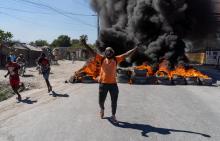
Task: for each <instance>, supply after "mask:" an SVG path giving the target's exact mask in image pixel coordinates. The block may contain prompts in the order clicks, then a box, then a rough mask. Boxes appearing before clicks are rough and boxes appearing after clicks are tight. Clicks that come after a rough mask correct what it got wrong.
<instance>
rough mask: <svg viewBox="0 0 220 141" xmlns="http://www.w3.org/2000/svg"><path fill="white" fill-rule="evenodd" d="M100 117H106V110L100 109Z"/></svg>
mask: <svg viewBox="0 0 220 141" xmlns="http://www.w3.org/2000/svg"><path fill="white" fill-rule="evenodd" d="M100 117H101V119H103V118H104V110H101V111H100Z"/></svg>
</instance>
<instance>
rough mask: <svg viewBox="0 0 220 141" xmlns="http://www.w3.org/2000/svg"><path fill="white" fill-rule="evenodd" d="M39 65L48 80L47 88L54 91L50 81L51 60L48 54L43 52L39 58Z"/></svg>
mask: <svg viewBox="0 0 220 141" xmlns="http://www.w3.org/2000/svg"><path fill="white" fill-rule="evenodd" d="M38 65H40V66H41V72H42V74H43V77H44V79H45V81H46V84H47V88H48V93H49V92H51V91H52V86H51V85H50V81H49V75H50V62H49V60H48V59H47V58H46V55H45V54H44V53H42V54H41V56H40V58H39V60H38Z"/></svg>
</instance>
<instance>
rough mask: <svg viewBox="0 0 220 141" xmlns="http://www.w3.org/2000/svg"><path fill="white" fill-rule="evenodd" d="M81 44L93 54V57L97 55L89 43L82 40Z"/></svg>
mask: <svg viewBox="0 0 220 141" xmlns="http://www.w3.org/2000/svg"><path fill="white" fill-rule="evenodd" d="M81 44H82V45H83V46H84V47H85V48H86V49H87V50H88V51H89V52H90V53H91V54H92V55H94V56H95V55H96V54H97V53H96V52H95V50H93V49H92V48H91V47H90V46H89V45H88V44H87V43H86V41H85V40H81Z"/></svg>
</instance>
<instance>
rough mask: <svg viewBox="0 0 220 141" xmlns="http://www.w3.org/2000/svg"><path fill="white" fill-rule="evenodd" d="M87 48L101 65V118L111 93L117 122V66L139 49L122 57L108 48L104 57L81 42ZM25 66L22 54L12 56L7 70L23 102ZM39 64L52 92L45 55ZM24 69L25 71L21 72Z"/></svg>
mask: <svg viewBox="0 0 220 141" xmlns="http://www.w3.org/2000/svg"><path fill="white" fill-rule="evenodd" d="M81 42H82V44H83V45H84V46H85V48H86V49H87V50H88V51H89V52H90V53H91V54H92V55H93V56H94V57H95V60H96V61H97V62H98V63H99V64H100V66H101V70H100V74H99V106H100V117H101V118H104V110H105V107H104V103H105V99H106V96H107V93H108V92H109V93H110V96H111V101H112V102H111V106H112V120H113V121H114V122H117V119H116V116H115V115H116V109H117V101H118V94H119V88H118V85H117V82H116V69H117V65H118V64H119V63H120V62H122V61H124V60H125V58H126V57H129V56H131V55H132V54H133V53H134V52H135V51H136V50H137V47H136V48H134V49H132V50H130V51H128V52H126V53H124V54H121V55H117V56H116V55H115V52H114V50H113V49H112V48H111V47H107V48H106V50H105V52H104V55H101V54H98V53H97V52H96V51H95V50H93V49H92V48H91V47H90V46H88V44H87V43H86V41H85V40H82V41H81ZM25 64H26V61H25V59H24V56H23V55H22V54H20V55H19V57H16V56H15V55H14V54H10V55H9V57H8V59H7V65H6V68H7V70H8V72H7V74H6V75H5V77H7V76H8V75H9V81H10V85H11V87H12V89H13V91H14V92H15V93H16V94H17V95H18V97H17V99H18V100H19V101H20V100H22V98H21V95H20V93H19V92H18V89H19V88H22V89H24V84H23V83H22V82H20V78H19V77H20V75H21V76H22V75H24V72H25ZM37 64H38V66H39V70H40V71H41V74H42V75H43V78H44V80H45V82H46V86H47V88H48V92H51V91H52V86H51V84H50V81H49V75H50V61H49V60H48V58H47V57H46V55H45V54H44V53H42V54H41V56H40V57H39V59H38V61H37ZM22 69H24V71H21V72H22V73H21V74H20V73H19V72H20V70H22Z"/></svg>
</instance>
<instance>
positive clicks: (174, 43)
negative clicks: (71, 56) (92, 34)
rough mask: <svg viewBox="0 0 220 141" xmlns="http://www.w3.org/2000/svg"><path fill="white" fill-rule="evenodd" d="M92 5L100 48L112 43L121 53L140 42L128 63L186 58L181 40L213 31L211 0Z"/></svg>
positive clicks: (95, 1)
mask: <svg viewBox="0 0 220 141" xmlns="http://www.w3.org/2000/svg"><path fill="white" fill-rule="evenodd" d="M91 6H92V8H93V9H94V11H95V12H97V13H98V14H99V16H100V24H101V30H100V37H99V39H98V43H99V49H100V50H101V51H103V50H104V49H105V48H106V47H108V46H111V47H113V48H114V50H115V51H116V53H117V54H121V53H124V52H125V51H127V50H129V49H132V48H133V47H134V46H136V45H138V44H140V46H139V52H138V53H137V54H136V55H135V56H134V57H132V58H131V59H130V60H131V61H130V64H129V63H127V65H131V63H136V65H138V64H141V63H142V62H144V61H148V62H150V63H151V64H158V63H159V62H160V60H162V59H167V60H168V61H170V63H171V64H172V66H174V65H176V64H178V63H180V62H186V61H187V58H186V57H185V47H186V46H185V43H184V40H185V39H186V40H191V41H193V40H198V39H199V40H203V39H205V38H206V37H207V36H208V35H210V34H213V33H214V32H215V31H216V23H215V21H216V20H215V17H214V16H213V3H212V2H211V0H91Z"/></svg>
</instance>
